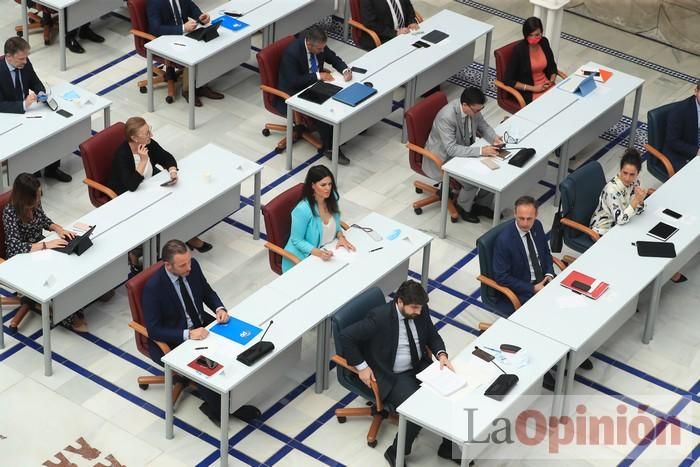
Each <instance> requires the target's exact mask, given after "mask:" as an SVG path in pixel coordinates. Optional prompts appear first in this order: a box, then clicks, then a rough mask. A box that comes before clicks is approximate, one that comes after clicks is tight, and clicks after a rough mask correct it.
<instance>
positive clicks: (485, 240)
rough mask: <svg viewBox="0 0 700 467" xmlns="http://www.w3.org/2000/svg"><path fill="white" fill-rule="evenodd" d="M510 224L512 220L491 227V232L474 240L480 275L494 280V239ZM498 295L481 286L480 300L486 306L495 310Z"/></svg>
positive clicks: (492, 290) (494, 291)
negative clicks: (477, 253) (477, 252)
mask: <svg viewBox="0 0 700 467" xmlns="http://www.w3.org/2000/svg"><path fill="white" fill-rule="evenodd" d="M512 224H513V220H512V219H509V220H506V221H503V222H501V223H500V224H498V225H496V226H495V227H492V228H491V230H489V231H488V232H486V233H485V234H483V235H482V236H481V237H479V238H478V239H477V240H476V248H477V250H478V251H479V268H480V269H481V274H483V275H484V276H486V277H488V278H489V279H494V280H495V277H494V272H493V251H494V249H495V246H496V239H497V238H498V236H499V235H500V234H501V232H502V231H503V230H504V229H505V228H506V227H508V226H509V225H512ZM500 295H501V293H500V292H498V291H496V290H494V289H492V288H491V287H488V286H486V285H484V284H481V300H482V301H483V302H484V304H486V305H487V306H490V307H491V308H493V309H496V308H497V303H498V299H499V297H500Z"/></svg>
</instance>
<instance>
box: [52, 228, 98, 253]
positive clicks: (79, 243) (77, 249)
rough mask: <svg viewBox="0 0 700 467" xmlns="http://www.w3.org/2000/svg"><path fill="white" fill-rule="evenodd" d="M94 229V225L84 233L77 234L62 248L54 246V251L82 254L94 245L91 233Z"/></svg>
mask: <svg viewBox="0 0 700 467" xmlns="http://www.w3.org/2000/svg"><path fill="white" fill-rule="evenodd" d="M93 230H95V226H94V225H93V226H92V227H90V229H89V230H88V231H87V232H85V233H84V234H82V235H76V236H75V237H73V239H72V240H71V241H70V242H68V245H66V246H64V247H62V248H54V251H58V252H60V253H65V254H67V255H70V254H72V253H75V254H76V255H78V256H80V255H82V254H83V253H85V252H86V251H87V250H88V249H89V248H90V247H91V246H92V240H90V235H91V234H92V231H93Z"/></svg>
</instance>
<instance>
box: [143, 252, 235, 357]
mask: <svg viewBox="0 0 700 467" xmlns="http://www.w3.org/2000/svg"><path fill="white" fill-rule="evenodd" d="M186 279H187V283H188V284H189V286H190V289H191V290H192V299H193V300H192V301H193V303H194V306H195V307H196V308H197V311H199V315H200V316H201V319H202V323H203V324H204V325H205V326H207V325H208V324H210V323H211V322H212V321H214V318H213V317H212V316H211V315H210V314H208V313H205V312H204V306H203V305H206V306H207V308H209V309H210V310H212V311H215V310H216V309H217V308H220V307H223V306H224V305H223V303H222V302H221V299H220V298H219V296H218V295H217V294H216V292H214V290H213V289H212V288H211V286H210V285H209V283H208V282H207V279H206V278H205V277H204V274H203V273H202V268H201V267H200V266H199V263H198V262H197V260H196V259H194V258H192V269H191V271H190V275H189V276H187V278H186ZM175 287H176V285H174V284H173V283H172V282H171V281H170V277H168V273H167V272H166V271H165V266H163V267H162V268H160V269H159V270H158V271H156V273H155V274H153V276H151V278H150V279H149V280H148V282H147V283H146V286H145V287H144V289H143V296H142V298H141V306H142V307H143V317H144V320H145V321H146V329H148V336H149V337H150V338H151V339H153V340H157V341H161V342H165V343H166V344H168V345H169V346H170V348H171V349H172V348H175V347H177V346H178V345H180V344H181V343H182V342H183V339H182V335H183V332H184V331H185V329H187V318H185V309H184V307H183V306H182V303H181V302H180V298H179V297H178V296H177V292H176V291H175ZM153 340H151V341H149V347H150V352H151V358H152V359H153V360H155V361H156V362H158V363H160V359H161V357H163V352H161V350H160V349H159V348H158V346H157V345H156V344H155V342H153Z"/></svg>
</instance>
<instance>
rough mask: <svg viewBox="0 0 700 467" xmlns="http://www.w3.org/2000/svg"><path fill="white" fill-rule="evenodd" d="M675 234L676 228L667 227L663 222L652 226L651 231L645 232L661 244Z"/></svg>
mask: <svg viewBox="0 0 700 467" xmlns="http://www.w3.org/2000/svg"><path fill="white" fill-rule="evenodd" d="M676 232H678V229H677V228H676V227H674V226H672V225H668V224H666V223H664V222H659V223H658V224H656V225H655V226H654V228H653V229H651V230H650V231H649V232H647V235H649V236H650V237H654V238H657V239H659V240H661V241H662V242H665V241H666V240H668V239H669V238H671V237H672V236H673V235H675V233H676Z"/></svg>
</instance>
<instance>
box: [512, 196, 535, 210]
mask: <svg viewBox="0 0 700 467" xmlns="http://www.w3.org/2000/svg"><path fill="white" fill-rule="evenodd" d="M518 206H534V207H535V211H536V210H537V208H538V207H539V206H538V204H537V200H536V199H535V198H533V197H532V196H528V195H525V196H521V197H520V198H518V199H516V200H515V205H514V206H513V210H517V209H518Z"/></svg>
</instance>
